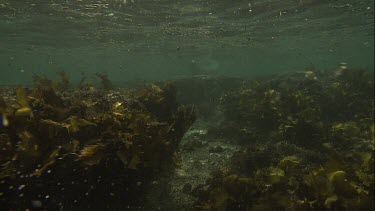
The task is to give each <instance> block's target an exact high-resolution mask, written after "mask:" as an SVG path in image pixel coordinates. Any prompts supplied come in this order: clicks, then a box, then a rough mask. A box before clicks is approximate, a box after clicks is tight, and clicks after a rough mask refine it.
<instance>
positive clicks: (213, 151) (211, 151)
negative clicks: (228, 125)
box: [208, 146, 224, 153]
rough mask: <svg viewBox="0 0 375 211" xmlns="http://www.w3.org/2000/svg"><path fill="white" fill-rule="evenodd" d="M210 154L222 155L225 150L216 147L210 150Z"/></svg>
mask: <svg viewBox="0 0 375 211" xmlns="http://www.w3.org/2000/svg"><path fill="white" fill-rule="evenodd" d="M208 151H209V152H210V153H220V152H223V151H224V148H223V147H221V146H215V147H210V149H209V150H208Z"/></svg>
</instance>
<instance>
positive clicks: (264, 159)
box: [192, 69, 375, 210]
mask: <svg viewBox="0 0 375 211" xmlns="http://www.w3.org/2000/svg"><path fill="white" fill-rule="evenodd" d="M373 94H374V82H373V77H369V73H368V72H366V71H362V70H359V71H356V70H349V69H345V70H342V71H341V72H340V74H337V73H332V72H328V71H327V72H318V71H316V70H315V71H314V72H312V71H308V72H305V73H304V74H300V75H298V74H297V75H286V76H283V77H279V78H272V79H269V80H262V81H250V82H249V83H248V84H245V85H244V86H243V87H241V88H239V89H237V90H232V91H229V92H227V93H226V94H224V95H223V96H222V97H221V108H222V110H223V113H224V120H223V121H222V122H221V123H219V124H218V127H217V128H213V129H211V130H210V135H211V136H213V137H215V136H216V137H221V136H226V135H227V136H228V134H229V136H230V137H231V138H233V139H235V140H234V141H237V142H236V144H239V145H241V146H242V149H241V150H240V151H239V152H237V153H235V154H234V155H233V156H232V158H231V162H230V163H229V165H228V166H225V167H224V168H223V169H222V171H221V172H220V173H216V174H213V175H212V177H211V178H210V179H209V180H207V182H206V184H204V185H201V186H198V187H196V188H195V189H193V191H192V194H193V195H194V196H196V198H197V200H196V203H195V207H194V208H193V210H374V209H375V208H374V204H373V203H372V202H373V200H374V193H375V189H374V133H373V132H374V123H373V122H374V95H373ZM215 131H216V133H215ZM220 131H221V132H220ZM222 131H225V132H224V133H223V132H222ZM238 140H240V141H238ZM270 202H272V203H270Z"/></svg>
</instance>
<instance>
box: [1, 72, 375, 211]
mask: <svg viewBox="0 0 375 211" xmlns="http://www.w3.org/2000/svg"><path fill="white" fill-rule="evenodd" d="M59 76H60V79H61V80H60V81H59V82H55V81H52V80H50V79H48V78H46V77H45V76H38V75H35V76H34V81H35V88H32V89H31V88H22V87H18V88H17V89H15V90H14V89H3V90H2V91H1V96H2V97H0V115H1V119H2V124H1V126H0V147H1V150H2V153H1V154H0V163H1V171H0V190H1V191H0V205H1V207H4V208H5V209H28V208H41V209H52V210H55V209H69V210H70V209H73V210H76V209H82V210H86V209H93V208H94V209H100V210H119V209H124V208H125V209H129V210H137V209H146V210H155V209H158V208H157V207H156V208H155V207H153V208H148V207H147V206H148V204H147V203H148V202H146V201H147V199H146V198H147V197H148V196H146V195H147V190H149V189H152V188H153V187H154V188H155V187H157V188H160V189H161V190H160V191H161V192H163V195H162V196H160V197H163V196H165V195H167V193H165V192H167V191H168V190H167V189H168V187H164V186H162V185H161V186H153V184H156V183H158V181H162V180H168V179H169V178H171V177H170V175H172V174H173V173H174V171H173V170H175V168H176V167H178V165H179V164H180V161H181V160H180V159H181V154H179V153H180V152H179V149H180V148H181V149H183V150H182V151H183V152H187V153H194V151H195V150H197V151H200V154H199V153H197V155H199V156H202V157H204V156H205V155H207V156H212V157H215V156H217V159H226V158H224V157H227V158H228V159H229V163H228V164H227V165H225V166H222V167H221V168H220V169H218V170H216V171H213V172H212V175H211V177H210V178H209V179H208V180H207V181H206V183H205V184H201V183H202V181H204V180H199V182H198V181H194V182H192V183H189V182H188V183H184V184H183V185H180V186H178V188H179V189H180V191H181V192H180V194H183V195H184V196H189V197H191V199H195V200H196V201H195V202H194V205H193V206H192V207H190V208H191V210H210V211H225V210H239V211H241V210H243V211H248V210H255V211H261V210H262V211H268V210H296V211H297V210H301V211H305V210H327V211H328V210H345V211H349V210H366V211H367V210H374V209H375V208H374V204H373V201H374V193H375V190H374V164H375V163H374V162H375V158H374V150H375V138H374V137H375V136H374V80H373V77H372V75H371V74H370V73H369V72H366V71H354V70H348V69H340V70H339V71H337V72H330V71H326V72H317V71H307V72H305V73H295V74H288V75H282V76H276V77H270V78H263V79H261V80H243V79H239V78H190V79H180V80H176V81H175V82H174V83H170V82H168V83H165V82H163V83H157V85H155V84H149V85H144V86H143V87H141V88H139V89H136V90H130V89H129V90H124V89H116V88H114V87H113V84H112V83H111V81H110V80H109V79H108V76H107V75H105V74H97V75H96V76H95V77H97V78H99V79H100V81H101V89H98V88H95V85H94V83H92V82H91V81H88V80H86V76H83V78H82V80H81V81H80V83H79V86H78V88H77V89H74V88H73V87H72V83H71V82H70V81H69V77H68V76H67V75H66V73H64V72H60V73H59ZM95 77H94V78H95ZM189 86H192V87H193V88H191V89H190V88H189ZM177 89H178V90H177ZM218 96H221V97H218ZM177 98H178V99H179V100H181V101H182V102H184V103H192V102H194V104H195V105H196V107H197V110H198V114H200V118H201V120H202V119H205V120H202V121H206V120H207V121H211V122H210V124H209V125H208V130H204V129H207V128H197V129H195V130H193V131H191V132H189V134H190V136H189V134H188V136H185V138H186V137H190V139H189V138H188V139H187V141H185V142H184V144H183V145H182V146H179V143H180V141H181V139H182V137H183V136H184V134H185V133H186V132H187V131H188V130H189V128H190V127H191V125H192V124H193V123H194V121H195V118H196V117H195V107H194V106H183V105H180V104H179V103H178V102H177ZM217 104H219V105H218V106H217ZM198 124H202V122H198ZM202 129H203V130H202ZM213 139H215V140H220V141H221V140H226V141H227V143H226V144H227V145H231V146H235V147H234V148H233V149H231V150H232V151H231V153H230V154H226V153H227V152H228V151H229V150H228V148H226V147H225V146H224V145H223V146H224V147H223V146H222V145H220V144H218V142H220V141H218V142H215V144H211V143H210V142H212V140H213ZM184 140H186V139H184ZM233 152H235V153H234V154H232V153H233ZM204 153H206V154H204ZM220 154H222V155H220ZM200 158H201V157H199V159H200ZM203 159H206V157H205V158H202V163H203V162H206V160H203ZM185 162H191V165H189V166H190V167H193V168H195V169H191V168H190V170H191V171H193V170H196V171H203V168H202V165H203V164H202V163H201V160H185ZM222 163H225V162H222ZM210 165H211V164H210ZM212 165H215V164H212ZM185 169H186V168H185ZM211 169H214V168H211ZM181 172H182V173H181ZM207 172H208V171H207ZM165 173H167V174H168V175H169V177H168V176H165V175H166V174H165ZM190 173H193V172H190ZM176 174H177V173H176ZM179 174H181V175H182V176H184V177H186V175H187V174H189V172H187V171H186V172H183V171H181V169H180V171H179ZM196 175H198V174H196ZM166 178H168V179H166ZM185 181H186V180H185ZM179 184H181V183H179ZM168 185H169V184H168V182H166V186H168ZM164 189H165V190H164ZM154 198H155V200H156V201H157V202H159V201H160V199H159V198H158V196H154ZM169 202H170V201H169ZM160 203H161V202H160ZM153 205H155V204H153ZM145 206H146V207H145ZM185 208H186V207H185Z"/></svg>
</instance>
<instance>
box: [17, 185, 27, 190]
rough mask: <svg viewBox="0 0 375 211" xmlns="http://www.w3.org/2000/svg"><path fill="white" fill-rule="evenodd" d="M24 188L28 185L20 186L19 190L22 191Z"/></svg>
mask: <svg viewBox="0 0 375 211" xmlns="http://www.w3.org/2000/svg"><path fill="white" fill-rule="evenodd" d="M24 187H26V185H20V186H19V187H18V190H22V189H23V188H24Z"/></svg>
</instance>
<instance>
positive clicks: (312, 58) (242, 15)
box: [0, 0, 374, 85]
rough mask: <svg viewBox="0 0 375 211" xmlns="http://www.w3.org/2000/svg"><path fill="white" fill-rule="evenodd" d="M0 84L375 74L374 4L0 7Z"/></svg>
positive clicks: (136, 1) (209, 0) (276, 1)
mask: <svg viewBox="0 0 375 211" xmlns="http://www.w3.org/2000/svg"><path fill="white" fill-rule="evenodd" d="M0 46H1V47H0V84H3V85H6V84H19V83H30V81H31V79H30V78H31V76H32V73H38V74H45V75H47V76H52V75H54V73H55V72H56V71H59V70H65V71H66V72H67V73H68V74H69V75H70V76H71V77H72V79H73V81H77V80H79V78H80V75H81V73H82V72H85V73H86V74H90V73H96V72H105V73H107V74H108V75H109V76H110V77H111V78H112V79H113V80H114V81H115V82H125V81H132V80H163V79H173V78H181V77H187V76H192V75H202V74H204V75H229V76H252V75H262V74H269V73H279V72H289V71H304V70H305V69H306V68H315V69H334V68H337V66H338V64H339V63H340V62H346V63H347V64H348V66H349V67H352V68H364V69H368V70H370V71H373V69H374V58H373V57H374V1H373V0H301V1H299V0H283V1H280V0H247V1H244V0H236V1H230V0H194V1H178V0H160V1H156V0H142V1H141V0H121V1H120V0H101V1H95V0H81V1H80V0H64V1H63V0H54V1H46V0H43V1H41V0H38V1H37V0H28V1H16V0H2V1H0Z"/></svg>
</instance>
